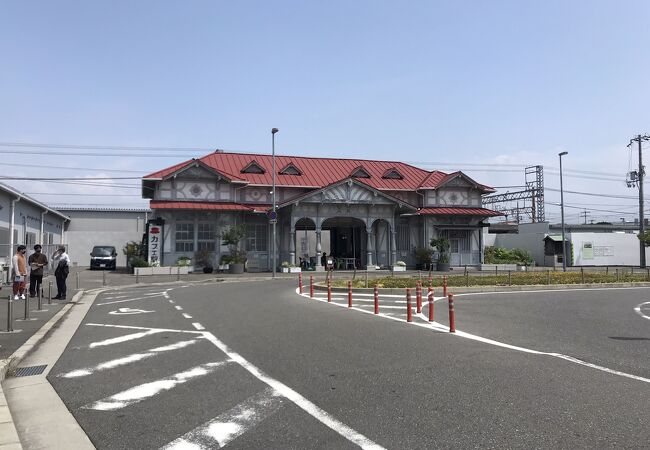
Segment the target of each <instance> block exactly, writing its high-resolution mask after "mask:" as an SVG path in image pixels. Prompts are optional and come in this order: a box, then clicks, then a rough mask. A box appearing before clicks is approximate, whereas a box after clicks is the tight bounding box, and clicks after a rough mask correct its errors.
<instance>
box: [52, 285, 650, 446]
mask: <svg viewBox="0 0 650 450" xmlns="http://www.w3.org/2000/svg"><path fill="white" fill-rule="evenodd" d="M648 293H650V291H649V290H647V289H635V290H605V291H571V292H554V293H517V294H508V295H489V296H487V295H486V296H477V295H466V296H458V297H457V300H456V309H457V328H458V330H460V331H466V332H469V333H473V334H476V335H480V336H483V337H486V338H489V339H494V340H498V341H501V342H504V343H507V344H511V345H516V346H522V347H526V348H530V349H534V350H540V351H547V352H556V353H562V354H565V355H568V356H571V357H575V358H579V359H581V360H584V361H586V362H587V363H593V364H596V365H598V367H601V368H606V369H611V370H612V371H610V372H606V371H603V370H601V369H599V368H598V367H588V366H585V365H582V364H579V363H575V362H571V361H567V360H566V359H560V358H558V357H554V356H549V355H540V354H533V353H527V352H525V351H518V350H513V349H510V348H506V347H503V346H499V345H494V344H491V343H485V342H481V341H477V340H473V339H467V338H464V337H462V336H460V335H451V334H449V333H446V332H441V331H435V330H433V329H431V328H428V326H427V325H426V322H425V321H424V320H423V319H422V318H420V317H416V319H415V322H414V324H418V325H420V326H414V325H412V324H407V323H405V322H403V319H404V318H405V317H404V316H405V314H404V312H405V309H404V303H403V300H402V299H400V298H382V299H381V302H382V306H381V308H382V314H385V316H384V317H376V316H374V315H372V314H364V313H363V312H362V311H361V310H363V311H366V312H368V311H371V310H372V303H371V301H369V299H368V298H367V297H366V298H361V297H359V298H355V308H354V309H353V310H348V308H346V307H345V306H343V307H339V306H337V305H332V304H327V303H326V302H325V301H322V300H324V294H323V293H320V294H318V295H319V298H320V299H321V301H316V300H311V299H308V298H306V297H304V296H303V297H301V296H298V295H297V294H296V293H295V284H294V283H293V282H289V281H283V280H276V281H274V282H270V281H258V282H248V283H214V284H203V285H196V286H187V287H179V286H175V287H170V288H169V289H167V288H165V287H162V288H161V287H155V288H148V287H143V288H137V289H131V290H129V291H111V292H107V293H104V294H102V295H101V296H99V297H98V298H97V299H96V301H95V304H94V305H93V307H92V309H91V310H90V312H89V314H88V315H87V317H86V319H85V321H84V323H83V324H82V326H81V327H80V328H79V330H78V331H77V333H76V334H75V336H74V338H73V339H72V341H71V343H70V345H69V346H68V348H67V350H66V352H65V353H64V354H63V355H62V357H61V358H60V360H59V362H58V363H57V364H56V366H55V367H54V368H53V370H52V372H51V373H50V376H49V379H50V381H51V382H52V384H53V385H54V387H55V389H56V390H57V392H58V393H59V395H60V396H61V397H62V399H63V400H64V402H65V403H66V405H67V406H68V407H69V408H70V410H71V411H72V413H73V414H74V416H75V417H76V418H77V420H78V421H79V423H80V424H81V426H82V427H83V428H84V430H85V431H86V432H87V433H88V435H89V437H90V438H91V440H92V441H93V443H94V444H95V445H96V446H97V447H98V448H99V449H126V448H143V449H145V448H163V447H165V446H167V448H219V447H220V446H226V445H227V446H228V447H231V448H265V449H269V448H337V449H338V448H354V447H356V446H357V444H362V445H366V446H369V447H370V446H372V445H375V444H376V445H377V446H380V447H385V448H400V449H402V448H468V447H470V448H471V447H481V448H641V447H647V446H648V445H650V427H648V425H649V422H650V417H649V415H648V404H650V383H648V382H646V381H643V380H642V379H634V378H630V377H629V376H638V377H646V378H650V364H649V363H648V358H647V356H648V355H649V353H650V352H649V351H648V342H649V341H648V340H647V339H646V338H650V321H648V320H646V319H644V318H643V317H641V316H640V315H639V314H638V313H636V312H635V311H634V307H635V306H636V305H638V304H640V303H643V302H644V301H647V300H644V299H645V298H646V296H647V295H648ZM334 300H335V302H337V303H339V304H340V305H345V304H346V299H345V298H344V297H343V296H336V297H335V299H334ZM362 300H365V301H362ZM361 305H363V306H361ZM445 307H446V304H445V303H444V302H442V301H440V302H436V308H437V309H436V320H438V321H439V322H440V324H445V323H446V309H445ZM120 308H129V309H122V310H121V311H120ZM357 308H358V309H359V310H357ZM134 310H140V311H139V312H135V311H134ZM145 311H146V312H145ZM110 312H115V313H117V314H110ZM424 312H425V313H426V308H425V310H424ZM391 319H392V320H391ZM115 325H117V326H118V327H115ZM119 327H126V328H119ZM129 327H131V328H129ZM439 328H440V329H442V327H441V326H439ZM459 334H460V333H459ZM614 371H620V372H621V373H620V374H619V373H614ZM179 439H182V441H181V440H179ZM191 444H194V445H197V447H191ZM174 445H176V447H173V446H174Z"/></svg>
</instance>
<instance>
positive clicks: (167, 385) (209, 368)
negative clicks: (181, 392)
mask: <svg viewBox="0 0 650 450" xmlns="http://www.w3.org/2000/svg"><path fill="white" fill-rule="evenodd" d="M229 362H231V360H225V361H218V362H211V363H207V364H202V365H200V366H196V367H193V368H191V369H189V370H186V371H185V372H180V373H177V374H175V375H172V376H171V377H168V378H163V379H161V380H156V381H152V382H149V383H145V384H141V385H139V386H135V387H132V388H131V389H127V390H126V391H122V392H119V393H117V394H115V395H112V396H110V397H106V398H103V399H101V400H98V401H96V402H93V403H90V404H88V405H85V406H82V408H84V409H94V410H97V411H114V410H116V409H121V408H124V407H126V406H130V405H133V404H134V403H138V402H141V401H142V400H145V399H147V398H151V397H153V396H155V395H157V394H159V393H160V392H162V391H168V390H170V389H173V388H175V387H176V386H178V385H179V384H183V383H186V382H188V381H190V380H192V379H194V378H197V377H200V376H204V375H208V374H210V373H212V372H214V371H216V370H217V369H219V368H220V367H223V366H224V365H226V364H227V363H229Z"/></svg>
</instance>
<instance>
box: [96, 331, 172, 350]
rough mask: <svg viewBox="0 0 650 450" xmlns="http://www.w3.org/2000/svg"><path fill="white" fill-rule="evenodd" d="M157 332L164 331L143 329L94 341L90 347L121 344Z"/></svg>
mask: <svg viewBox="0 0 650 450" xmlns="http://www.w3.org/2000/svg"><path fill="white" fill-rule="evenodd" d="M156 333H162V331H159V330H148V331H142V332H140V333H132V334H127V335H124V336H120V337H116V338H110V339H105V340H103V341H98V342H92V343H91V344H90V345H89V346H88V347H90V348H96V347H104V346H107V345H113V344H121V343H122V342H126V341H132V340H134V339H140V338H143V337H145V336H150V335H152V334H156Z"/></svg>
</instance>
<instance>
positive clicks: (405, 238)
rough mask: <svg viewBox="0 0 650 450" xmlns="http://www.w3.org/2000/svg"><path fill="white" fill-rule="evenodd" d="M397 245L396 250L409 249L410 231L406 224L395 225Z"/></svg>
mask: <svg viewBox="0 0 650 450" xmlns="http://www.w3.org/2000/svg"><path fill="white" fill-rule="evenodd" d="M396 230H397V242H396V243H395V245H396V246H397V250H398V251H410V250H411V232H410V230H409V226H408V225H397V227H396Z"/></svg>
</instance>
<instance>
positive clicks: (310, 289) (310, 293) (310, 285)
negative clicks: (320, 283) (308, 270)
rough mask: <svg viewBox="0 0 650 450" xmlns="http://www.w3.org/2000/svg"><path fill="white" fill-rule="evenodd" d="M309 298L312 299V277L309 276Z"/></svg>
mask: <svg viewBox="0 0 650 450" xmlns="http://www.w3.org/2000/svg"><path fill="white" fill-rule="evenodd" d="M309 298H314V276H313V275H309Z"/></svg>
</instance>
